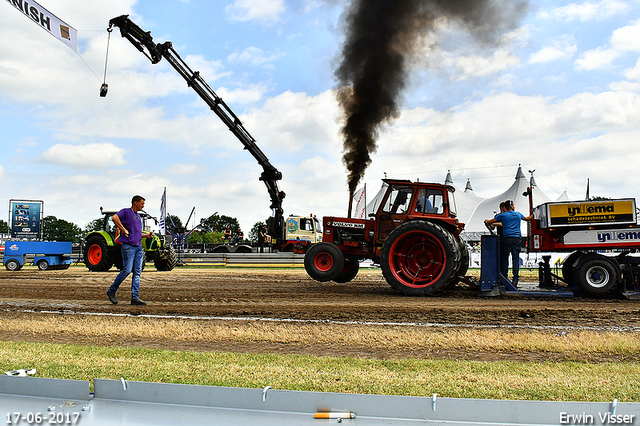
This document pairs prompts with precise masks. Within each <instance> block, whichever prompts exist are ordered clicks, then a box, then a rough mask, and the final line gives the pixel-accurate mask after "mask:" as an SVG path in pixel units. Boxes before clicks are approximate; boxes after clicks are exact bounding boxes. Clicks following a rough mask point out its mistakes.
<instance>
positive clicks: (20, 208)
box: [10, 200, 43, 239]
mask: <svg viewBox="0 0 640 426" xmlns="http://www.w3.org/2000/svg"><path fill="white" fill-rule="evenodd" d="M42 204H43V202H42V201H14V200H11V201H10V209H11V237H12V238H27V239H36V238H40V219H41V218H42V216H41V215H42Z"/></svg>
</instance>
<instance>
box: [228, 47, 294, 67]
mask: <svg viewBox="0 0 640 426" xmlns="http://www.w3.org/2000/svg"><path fill="white" fill-rule="evenodd" d="M283 56H286V54H285V53H284V52H282V53H275V54H267V53H265V52H264V51H263V50H262V49H259V48H257V47H247V48H246V49H244V50H243V51H242V52H234V53H232V54H231V55H229V56H228V57H227V59H228V60H229V61H230V62H241V63H246V64H250V65H253V66H259V65H264V64H266V63H269V62H273V61H276V60H278V59H279V58H282V57H283Z"/></svg>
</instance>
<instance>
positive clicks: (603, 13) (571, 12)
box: [540, 0, 629, 21]
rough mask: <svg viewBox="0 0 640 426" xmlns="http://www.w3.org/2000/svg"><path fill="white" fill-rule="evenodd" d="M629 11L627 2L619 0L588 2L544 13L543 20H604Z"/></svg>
mask: <svg viewBox="0 0 640 426" xmlns="http://www.w3.org/2000/svg"><path fill="white" fill-rule="evenodd" d="M628 9H629V5H628V4H627V2H624V1H619V0H601V1H597V2H594V1H587V2H584V3H571V4H568V5H566V6H561V7H556V8H553V9H551V10H550V11H543V12H541V13H540V15H541V16H542V17H543V18H546V17H551V18H555V19H561V20H564V21H572V20H580V21H589V20H603V19H607V18H610V17H611V16H614V15H617V14H620V13H624V12H626V11H627V10H628Z"/></svg>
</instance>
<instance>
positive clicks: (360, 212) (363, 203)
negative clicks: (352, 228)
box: [351, 184, 367, 219]
mask: <svg viewBox="0 0 640 426" xmlns="http://www.w3.org/2000/svg"><path fill="white" fill-rule="evenodd" d="M366 189H367V185H366V184H365V186H363V187H362V188H361V189H359V190H357V191H356V192H355V194H353V201H354V202H355V205H356V206H355V208H354V209H353V215H352V216H351V217H353V218H354V219H366V207H367V197H366V192H367V191H366Z"/></svg>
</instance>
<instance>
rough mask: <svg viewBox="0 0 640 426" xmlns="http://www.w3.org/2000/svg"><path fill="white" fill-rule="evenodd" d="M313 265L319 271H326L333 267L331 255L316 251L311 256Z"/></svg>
mask: <svg viewBox="0 0 640 426" xmlns="http://www.w3.org/2000/svg"><path fill="white" fill-rule="evenodd" d="M313 266H314V267H315V268H316V269H317V270H318V271H321V272H327V271H328V270H329V269H331V268H332V267H333V256H331V255H330V254H329V253H318V254H317V255H316V257H314V258H313Z"/></svg>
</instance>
